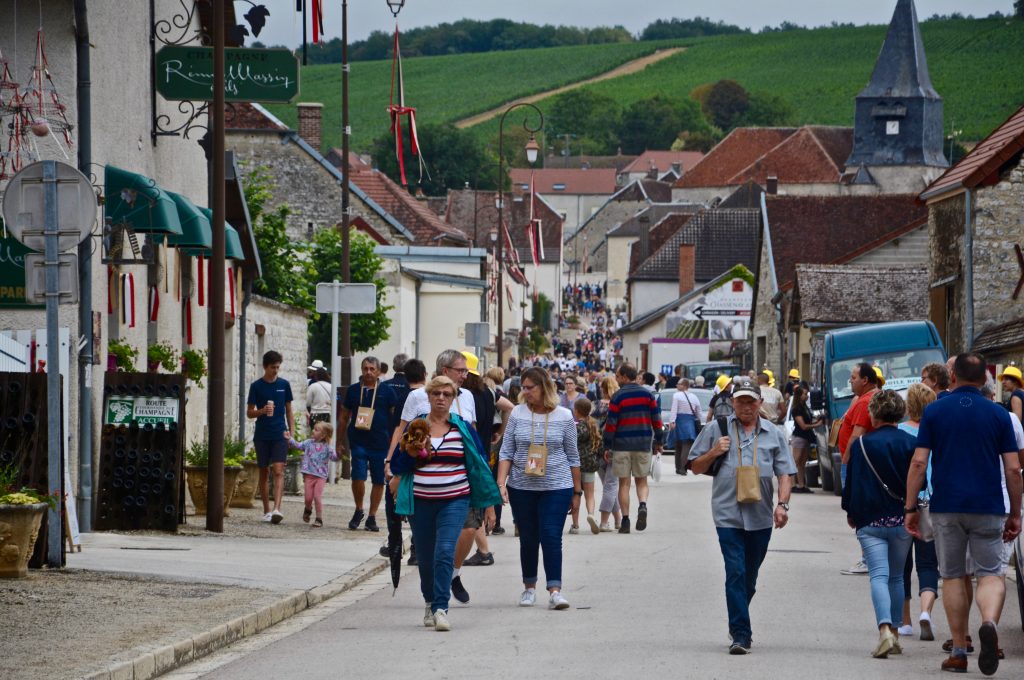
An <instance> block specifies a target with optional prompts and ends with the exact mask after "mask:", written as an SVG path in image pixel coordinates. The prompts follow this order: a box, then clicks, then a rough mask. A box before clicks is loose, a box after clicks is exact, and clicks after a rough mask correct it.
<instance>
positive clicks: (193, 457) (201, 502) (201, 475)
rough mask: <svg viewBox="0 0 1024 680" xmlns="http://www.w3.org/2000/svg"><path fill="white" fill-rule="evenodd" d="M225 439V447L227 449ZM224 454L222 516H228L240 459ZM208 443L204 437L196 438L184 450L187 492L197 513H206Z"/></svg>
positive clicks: (208, 464) (240, 468)
mask: <svg viewBox="0 0 1024 680" xmlns="http://www.w3.org/2000/svg"><path fill="white" fill-rule="evenodd" d="M226 444H227V440H225V449H227V446H226ZM226 454H227V451H225V456H224V516H225V517H228V516H230V513H229V512H228V506H229V505H230V504H231V497H232V496H234V495H235V486H237V483H238V475H239V473H240V472H241V471H242V466H241V465H240V463H241V460H240V459H238V458H230V459H229V458H228V456H227V455H226ZM209 466H210V444H209V442H207V441H206V440H205V439H197V440H195V441H194V442H192V444H191V445H189V447H188V449H186V450H185V473H186V483H187V484H188V493H189V496H190V497H191V498H192V505H194V506H195V508H196V514H197V515H205V514H206V489H207V487H208V486H209Z"/></svg>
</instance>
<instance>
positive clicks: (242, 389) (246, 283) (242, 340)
mask: <svg viewBox="0 0 1024 680" xmlns="http://www.w3.org/2000/svg"><path fill="white" fill-rule="evenodd" d="M251 301H252V279H250V278H248V277H247V276H245V274H242V315H241V317H240V318H239V320H238V326H239V328H238V330H239V333H238V440H239V441H243V442H244V441H245V402H246V399H247V398H248V396H249V395H248V393H247V392H246V379H245V350H246V344H247V340H248V339H249V336H248V332H247V330H248V328H249V327H248V325H247V323H246V322H247V319H248V311H249V303H250V302H251Z"/></svg>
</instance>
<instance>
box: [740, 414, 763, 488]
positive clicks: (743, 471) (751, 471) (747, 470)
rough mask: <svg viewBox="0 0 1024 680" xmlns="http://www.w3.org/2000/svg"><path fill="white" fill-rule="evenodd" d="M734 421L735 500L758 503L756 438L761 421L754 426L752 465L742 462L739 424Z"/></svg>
mask: <svg viewBox="0 0 1024 680" xmlns="http://www.w3.org/2000/svg"><path fill="white" fill-rule="evenodd" d="M735 422H736V458H737V464H736V502H737V503H760V502H761V471H760V469H759V468H758V465H757V438H758V437H759V436H760V435H761V423H758V424H757V425H756V426H755V427H756V428H757V431H756V432H754V446H753V451H754V454H753V456H754V460H753V461H752V462H753V464H752V465H744V464H743V445H742V443H741V441H740V424H739V421H738V420H737V421H735Z"/></svg>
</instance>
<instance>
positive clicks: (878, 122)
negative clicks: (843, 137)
mask: <svg viewBox="0 0 1024 680" xmlns="http://www.w3.org/2000/svg"><path fill="white" fill-rule="evenodd" d="M943 137H944V135H943V117H942V97H940V96H939V94H938V93H937V92H936V91H935V88H934V87H932V81H931V77H930V76H929V75H928V61H927V59H926V57H925V53H924V44H923V43H922V41H921V31H920V28H919V27H918V24H917V11H916V9H915V8H914V2H913V0H898V2H897V3H896V11H895V12H893V15H892V21H891V22H890V24H889V32H888V33H887V34H886V36H885V42H884V43H883V44H882V50H881V52H880V53H879V55H878V61H877V62H876V63H875V70H874V72H873V73H872V74H871V82H869V83H868V85H867V87H865V88H864V89H863V90H862V91H861V93H860V94H859V95H857V103H856V114H855V119H854V142H853V152H852V153H851V154H850V158H849V159H848V160H847V161H846V166H847V167H846V176H847V178H848V179H847V181H848V182H850V183H852V184H855V185H858V184H859V185H872V184H874V185H876V186H877V187H878V188H879V189H880V190H881V191H882V192H883V193H894V192H898V193H903V192H915V191H921V190H923V189H924V187H925V186H927V185H928V183H929V182H930V181H931V180H932V179H934V178H935V177H937V176H938V175H939V174H940V173H941V172H942V171H943V170H944V169H945V168H947V167H949V162H948V161H947V160H946V158H945V156H944V155H943V153H942V146H943Z"/></svg>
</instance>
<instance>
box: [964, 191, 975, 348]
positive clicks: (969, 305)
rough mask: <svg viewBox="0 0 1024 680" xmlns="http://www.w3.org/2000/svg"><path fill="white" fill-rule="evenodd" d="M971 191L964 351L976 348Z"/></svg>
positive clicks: (967, 195)
mask: <svg viewBox="0 0 1024 680" xmlns="http://www.w3.org/2000/svg"><path fill="white" fill-rule="evenodd" d="M971 198H972V196H971V190H970V189H967V190H966V191H965V192H964V307H965V313H964V325H965V326H966V330H967V342H966V343H965V344H964V350H965V351H967V352H970V351H971V348H972V347H973V346H974V214H973V210H972V207H971Z"/></svg>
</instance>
